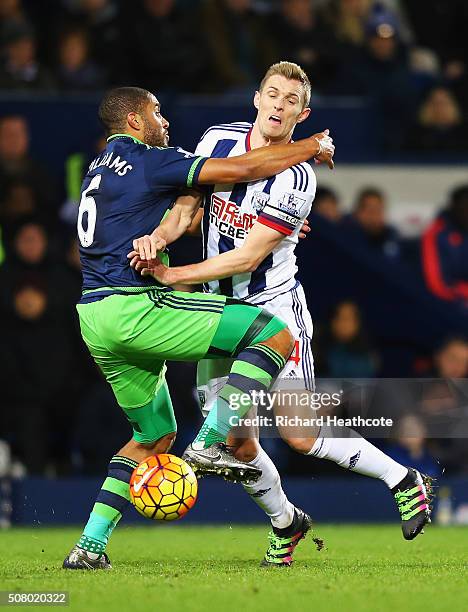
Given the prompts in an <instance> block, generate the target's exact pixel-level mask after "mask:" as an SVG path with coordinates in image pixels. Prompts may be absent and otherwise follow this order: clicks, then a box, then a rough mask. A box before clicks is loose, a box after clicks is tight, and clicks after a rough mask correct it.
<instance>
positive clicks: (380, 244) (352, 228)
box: [343, 187, 400, 259]
mask: <svg viewBox="0 0 468 612" xmlns="http://www.w3.org/2000/svg"><path fill="white" fill-rule="evenodd" d="M385 207H386V202H385V196H384V194H383V193H382V191H380V189H377V188H375V187H367V188H365V189H363V190H362V191H361V192H360V194H359V195H358V197H357V200H356V203H355V205H354V210H353V212H352V214H351V215H347V216H346V217H345V219H344V221H343V229H344V230H345V232H346V233H347V234H348V236H349V237H351V238H353V239H354V240H356V241H357V242H360V243H361V244H363V245H365V246H366V247H367V248H370V249H373V250H374V251H376V252H379V253H380V254H381V255H384V256H385V257H387V258H390V259H396V258H399V256H400V241H399V235H398V232H397V230H396V229H395V228H394V227H393V226H392V225H390V224H389V223H388V222H387V219H386V215H385Z"/></svg>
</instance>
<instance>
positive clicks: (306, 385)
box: [197, 283, 315, 416]
mask: <svg viewBox="0 0 468 612" xmlns="http://www.w3.org/2000/svg"><path fill="white" fill-rule="evenodd" d="M255 305H256V306H261V307H262V308H265V310H268V312H270V313H271V314H274V315H277V316H278V317H279V318H280V319H282V320H283V321H284V322H285V323H286V324H287V326H288V327H289V329H290V331H291V333H292V334H293V336H294V339H295V345H294V350H293V352H292V355H291V357H290V358H289V361H288V362H287V363H286V365H285V366H284V368H283V369H282V370H281V372H280V373H279V375H278V378H277V379H276V381H275V383H274V385H273V387H272V390H276V389H284V388H291V385H292V384H294V388H296V389H297V388H298V387H299V388H301V389H307V390H308V391H314V384H315V383H314V359H313V356H312V333H313V325H312V317H311V316H310V312H309V310H308V308H307V302H306V298H305V294H304V289H303V288H302V285H300V284H299V283H297V285H296V286H295V287H294V288H293V289H290V290H289V291H287V292H286V293H283V294H281V295H278V296H276V297H274V298H273V299H271V300H269V301H268V302H265V303H256V304H255ZM232 362H233V360H232V359H202V360H201V361H200V362H199V363H198V368H197V391H198V398H199V403H200V408H201V411H202V413H203V414H204V416H206V415H207V414H208V412H209V411H210V410H211V408H212V406H213V403H214V401H215V399H216V396H217V395H218V393H219V391H220V389H221V387H223V385H224V384H225V383H226V380H227V377H228V374H229V371H230V369H231V365H232ZM294 381H295V382H294ZM298 383H300V384H298Z"/></svg>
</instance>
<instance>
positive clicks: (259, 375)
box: [195, 344, 286, 448]
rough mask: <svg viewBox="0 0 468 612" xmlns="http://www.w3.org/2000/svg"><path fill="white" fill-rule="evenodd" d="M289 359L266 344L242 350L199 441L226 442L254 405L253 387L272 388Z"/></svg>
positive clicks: (210, 442) (198, 438)
mask: <svg viewBox="0 0 468 612" xmlns="http://www.w3.org/2000/svg"><path fill="white" fill-rule="evenodd" d="M285 363H286V362H285V360H284V358H283V356H282V355H280V354H279V353H277V352H276V351H275V350H273V349H272V348H271V347H269V346H266V345H264V344H257V345H255V346H250V347H247V348H246V349H244V350H243V351H241V352H240V353H239V356H238V357H237V359H236V361H234V363H233V365H232V368H231V372H230V374H229V378H228V380H227V382H226V384H225V385H224V387H223V388H222V389H221V392H220V394H219V396H218V398H217V401H216V404H215V405H214V406H213V408H212V410H211V411H210V413H209V415H208V416H207V418H206V419H205V422H204V423H203V425H202V427H201V429H200V431H199V432H198V435H197V437H196V438H195V442H198V443H202V444H203V446H204V447H205V448H206V447H207V446H211V445H212V444H214V443H216V442H225V441H226V438H227V436H228V433H229V431H230V429H231V428H232V427H233V426H235V425H236V424H237V423H238V421H239V419H240V418H242V417H243V416H244V415H245V414H247V412H248V411H249V410H250V408H251V407H252V402H251V401H249V400H248V398H251V397H252V391H253V392H260V391H263V392H266V391H268V389H269V388H270V387H271V385H272V383H273V381H274V379H275V378H276V377H277V375H278V374H279V372H280V370H282V369H283V368H284V365H285ZM241 399H243V401H240V400H241Z"/></svg>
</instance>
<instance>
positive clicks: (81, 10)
mask: <svg viewBox="0 0 468 612" xmlns="http://www.w3.org/2000/svg"><path fill="white" fill-rule="evenodd" d="M71 18H72V23H73V24H79V26H80V27H81V28H83V29H84V30H85V31H86V32H87V33H88V39H89V40H88V43H89V44H90V47H91V50H90V56H91V57H92V59H93V60H94V61H96V62H98V64H99V65H100V66H101V67H102V68H103V69H104V70H105V72H106V74H107V76H108V77H109V79H110V81H111V82H112V83H117V84H121V83H125V82H126V79H128V74H129V59H130V58H129V57H128V56H127V55H126V54H125V53H124V48H123V45H122V36H124V35H125V30H126V26H125V24H124V23H122V20H121V19H120V16H119V11H118V8H117V4H116V3H115V2H114V1H113V0H79V1H78V3H77V5H76V10H75V11H74V12H73V13H72V14H71ZM69 19H70V18H69Z"/></svg>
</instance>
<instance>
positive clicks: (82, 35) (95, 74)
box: [57, 29, 105, 93]
mask: <svg viewBox="0 0 468 612" xmlns="http://www.w3.org/2000/svg"><path fill="white" fill-rule="evenodd" d="M58 61H59V65H58V70H57V73H58V82H59V86H60V88H61V89H62V90H65V91H74V92H79V91H89V92H93V93H95V92H96V90H99V89H103V88H104V86H105V78H104V73H103V70H102V69H101V68H99V66H97V65H96V64H95V63H94V62H93V61H92V60H90V59H89V41H88V36H87V34H86V32H85V31H84V30H79V29H74V30H69V31H67V32H64V33H63V34H62V35H61V37H60V42H59V53H58Z"/></svg>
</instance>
